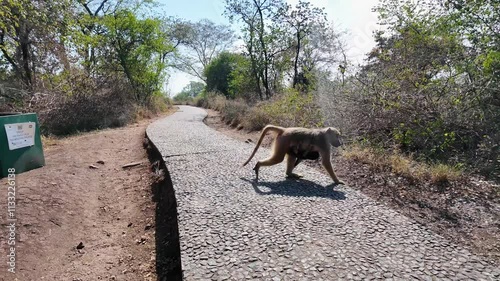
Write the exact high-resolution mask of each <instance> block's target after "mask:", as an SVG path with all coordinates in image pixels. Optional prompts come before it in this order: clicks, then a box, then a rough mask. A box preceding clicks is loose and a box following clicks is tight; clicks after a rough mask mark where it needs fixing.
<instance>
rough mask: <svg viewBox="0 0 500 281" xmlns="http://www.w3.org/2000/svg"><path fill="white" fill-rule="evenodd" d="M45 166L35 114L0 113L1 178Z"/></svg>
mask: <svg viewBox="0 0 500 281" xmlns="http://www.w3.org/2000/svg"><path fill="white" fill-rule="evenodd" d="M44 165H45V159H44V157H43V148H42V141H41V139H40V126H39V124H38V119H37V115H36V114H35V113H27V114H12V113H9V114H7V115H5V114H1V113H0V178H3V177H6V176H7V175H8V174H9V172H8V171H9V169H12V168H14V169H15V173H16V174H20V173H22V172H26V171H29V170H32V169H36V168H39V167H42V166H44Z"/></svg>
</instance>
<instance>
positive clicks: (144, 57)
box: [103, 9, 173, 104]
mask: <svg viewBox="0 0 500 281" xmlns="http://www.w3.org/2000/svg"><path fill="white" fill-rule="evenodd" d="M103 26H104V27H105V29H106V36H105V37H104V38H105V41H104V43H105V44H106V45H107V46H109V47H111V48H112V54H113V56H112V57H111V58H113V59H114V60H116V62H117V63H118V65H119V66H120V68H121V71H123V73H124V74H125V76H126V77H127V79H128V80H129V82H130V84H131V86H132V88H133V90H134V93H135V99H136V101H138V102H140V103H142V104H147V103H148V102H149V98H150V97H151V96H152V95H154V94H159V93H160V92H161V87H162V85H163V81H164V77H165V73H164V71H165V69H166V66H167V65H166V61H165V59H166V54H168V53H170V52H172V51H173V46H172V45H171V44H170V41H169V40H168V36H167V35H166V34H165V31H164V30H162V29H161V27H162V22H161V21H160V20H159V19H154V18H148V19H144V20H142V19H138V18H137V16H136V15H135V14H134V13H133V12H132V11H130V10H128V9H124V10H120V11H117V12H116V13H115V14H114V15H109V16H105V17H104V18H103Z"/></svg>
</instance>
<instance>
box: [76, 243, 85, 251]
mask: <svg viewBox="0 0 500 281" xmlns="http://www.w3.org/2000/svg"><path fill="white" fill-rule="evenodd" d="M83 248H85V246H84V245H83V242H80V243H79V244H78V245H77V246H76V249H77V250H81V249H83Z"/></svg>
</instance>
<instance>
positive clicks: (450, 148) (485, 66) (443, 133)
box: [351, 0, 500, 170]
mask: <svg viewBox="0 0 500 281" xmlns="http://www.w3.org/2000/svg"><path fill="white" fill-rule="evenodd" d="M498 7H499V5H498V4H497V3H496V2H494V1H467V2H465V1H445V5H438V4H437V3H436V2H434V1H425V0H424V1H419V2H418V5H417V4H416V3H415V2H414V1H410V0H408V1H397V0H383V1H381V3H380V4H379V5H378V6H377V7H376V10H377V11H378V12H379V19H380V22H381V23H382V24H385V25H386V27H387V28H386V29H385V31H380V32H378V33H376V35H375V40H376V43H377V46H376V48H374V49H373V51H372V52H371V53H370V54H369V57H368V59H369V60H368V63H367V65H365V66H364V67H363V68H362V69H361V71H360V72H359V73H358V74H357V79H356V80H353V81H352V82H351V83H353V84H354V85H355V86H354V87H355V91H356V93H354V96H355V97H356V99H357V103H356V105H355V106H356V107H357V108H358V109H357V110H355V112H356V114H359V116H358V117H357V118H359V119H360V120H361V122H360V123H362V125H361V128H362V129H361V131H362V132H365V133H366V134H367V135H368V136H369V137H370V138H373V139H378V140H382V141H384V142H387V141H388V140H389V141H392V142H394V143H396V144H398V145H399V146H400V147H401V148H402V149H404V150H405V151H408V152H415V153H417V157H420V158H426V159H429V160H436V159H438V160H443V161H449V160H452V161H458V162H466V161H467V162H468V163H469V164H471V165H474V166H476V167H480V166H482V167H485V166H488V167H491V165H493V166H495V165H496V166H498V165H499V163H500V162H498V161H496V160H492V159H497V158H498V155H499V148H498V146H496V147H493V146H491V145H490V143H491V140H496V141H497V142H498V141H500V122H495V121H493V120H500V96H499V95H498V93H499V92H500V91H499V90H500V89H499V87H498V85H499V83H498V82H500V81H499V72H498V69H499V65H500V55H499V53H500V49H499V48H500V47H499V46H500V44H498V43H499V41H498V38H499V37H498V33H497V32H494V30H493V29H492V28H491V27H492V26H494V22H495V21H497V19H498V17H499V16H500V14H499V9H498ZM479 15H481V18H482V19H481V20H479ZM354 81H355V82H354ZM361 116H363V117H361ZM362 120H366V121H362ZM481 136H486V137H483V138H482V137H481ZM486 140H488V141H486ZM486 147H488V148H486ZM488 150H489V151H488ZM480 151H481V153H479V152H480ZM481 158H482V159H481ZM495 161H496V162H495ZM479 162H482V164H480V165H478V163H479ZM488 169H490V170H491V168H488Z"/></svg>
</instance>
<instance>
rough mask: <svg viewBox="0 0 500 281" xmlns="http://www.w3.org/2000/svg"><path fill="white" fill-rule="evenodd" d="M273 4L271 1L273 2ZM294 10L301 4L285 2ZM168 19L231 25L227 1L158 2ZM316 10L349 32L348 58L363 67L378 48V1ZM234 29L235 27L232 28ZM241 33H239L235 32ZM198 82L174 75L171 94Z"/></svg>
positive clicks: (330, 3) (337, 2)
mask: <svg viewBox="0 0 500 281" xmlns="http://www.w3.org/2000/svg"><path fill="white" fill-rule="evenodd" d="M271 1H272V0H271ZM286 1H287V2H288V3H289V4H291V5H293V6H295V4H297V2H298V0H286ZM158 2H160V3H161V4H162V5H163V6H162V9H163V10H164V11H165V13H166V15H168V16H177V17H180V18H184V19H187V20H190V21H198V20H201V19H204V18H206V19H209V20H211V21H213V22H215V23H218V24H226V25H230V24H229V21H228V20H227V18H226V17H224V16H223V15H222V13H223V12H224V0H158ZM309 2H311V4H313V5H314V6H316V7H324V8H325V12H326V13H327V14H328V19H329V20H330V21H333V22H334V23H335V25H336V26H338V27H339V28H340V29H342V30H346V31H347V32H348V33H349V35H347V36H346V37H345V38H344V39H345V40H346V43H347V46H348V52H347V53H348V56H349V58H350V59H351V60H354V62H357V63H362V62H363V58H364V55H365V54H366V53H368V52H369V51H370V49H371V48H372V47H373V46H374V45H375V42H374V41H373V38H372V31H374V30H376V29H377V15H376V14H375V13H373V12H372V11H371V9H372V7H373V6H375V5H376V4H377V3H378V0H310V1H309ZM233 28H234V29H235V28H236V27H233ZM235 31H238V30H235ZM191 80H196V78H194V77H192V76H190V75H187V74H184V73H182V72H179V71H175V72H174V73H172V75H171V77H170V80H169V83H168V86H167V88H168V91H169V93H170V94H171V95H175V94H177V93H179V92H180V91H181V90H182V88H184V86H186V85H187V84H188V83H189V81H191Z"/></svg>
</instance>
